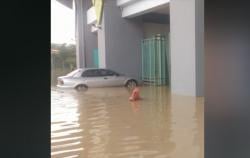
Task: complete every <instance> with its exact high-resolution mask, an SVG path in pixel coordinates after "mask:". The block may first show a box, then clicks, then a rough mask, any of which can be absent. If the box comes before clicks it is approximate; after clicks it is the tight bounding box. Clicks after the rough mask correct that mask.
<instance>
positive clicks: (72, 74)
mask: <svg viewBox="0 0 250 158" xmlns="http://www.w3.org/2000/svg"><path fill="white" fill-rule="evenodd" d="M80 71H81V70H79V69H76V70H74V71H72V72H70V73H68V74H67V75H66V76H74V75H75V74H76V73H77V72H80Z"/></svg>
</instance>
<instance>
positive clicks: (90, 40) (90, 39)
mask: <svg viewBox="0 0 250 158" xmlns="http://www.w3.org/2000/svg"><path fill="white" fill-rule="evenodd" d="M83 2H84V3H83V8H84V9H83V10H84V26H83V27H84V37H85V38H84V43H85V49H84V51H85V67H93V66H94V62H93V55H92V53H93V49H94V48H97V47H98V44H97V34H95V33H92V32H91V25H88V24H87V14H86V13H87V10H88V9H89V8H90V7H91V6H92V2H91V0H83Z"/></svg>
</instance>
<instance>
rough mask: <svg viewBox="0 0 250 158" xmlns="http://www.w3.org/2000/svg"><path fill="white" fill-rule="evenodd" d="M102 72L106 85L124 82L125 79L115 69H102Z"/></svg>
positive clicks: (120, 84)
mask: <svg viewBox="0 0 250 158" xmlns="http://www.w3.org/2000/svg"><path fill="white" fill-rule="evenodd" d="M101 74H102V76H103V77H104V82H105V86H122V85H123V83H124V80H122V79H121V78H120V76H119V74H118V73H115V72H114V71H111V70H107V69H102V70H101Z"/></svg>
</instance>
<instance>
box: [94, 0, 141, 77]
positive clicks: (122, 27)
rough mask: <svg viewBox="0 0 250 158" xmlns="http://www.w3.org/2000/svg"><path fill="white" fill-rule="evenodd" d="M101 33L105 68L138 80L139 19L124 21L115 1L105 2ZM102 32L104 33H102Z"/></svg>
mask: <svg viewBox="0 0 250 158" xmlns="http://www.w3.org/2000/svg"><path fill="white" fill-rule="evenodd" d="M103 23H104V24H103V25H104V28H102V29H103V30H102V31H99V32H98V36H99V34H100V36H101V37H100V38H102V39H103V40H104V42H105V43H102V45H103V44H104V45H105V48H104V49H105V50H102V52H105V55H106V59H105V60H106V67H107V68H110V69H113V70H115V71H117V72H119V73H123V74H126V75H129V76H131V77H135V78H136V79H139V77H140V73H141V40H142V38H143V29H142V22H141V20H140V19H125V18H122V17H121V10H120V9H119V7H117V5H116V1H113V0H108V1H105V5H104V17H103ZM103 31H104V32H103ZM102 48H103V46H102Z"/></svg>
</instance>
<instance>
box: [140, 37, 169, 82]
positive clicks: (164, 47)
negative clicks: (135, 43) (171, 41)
mask: <svg viewBox="0 0 250 158" xmlns="http://www.w3.org/2000/svg"><path fill="white" fill-rule="evenodd" d="M141 45H142V73H141V74H142V76H141V78H142V80H143V81H144V82H145V83H149V84H151V85H166V84H167V83H168V76H169V75H168V73H169V72H168V62H167V61H168V59H167V57H168V53H169V50H168V38H166V37H165V36H162V35H157V36H155V37H153V38H149V39H144V40H142V44H141Z"/></svg>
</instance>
